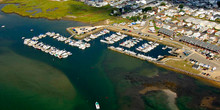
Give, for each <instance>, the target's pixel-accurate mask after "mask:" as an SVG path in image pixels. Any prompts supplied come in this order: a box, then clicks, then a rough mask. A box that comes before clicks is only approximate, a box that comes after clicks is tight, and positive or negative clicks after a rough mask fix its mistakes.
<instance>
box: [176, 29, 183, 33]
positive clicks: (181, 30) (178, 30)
mask: <svg viewBox="0 0 220 110" xmlns="http://www.w3.org/2000/svg"><path fill="white" fill-rule="evenodd" d="M176 32H178V33H181V34H183V33H184V29H177V30H176Z"/></svg>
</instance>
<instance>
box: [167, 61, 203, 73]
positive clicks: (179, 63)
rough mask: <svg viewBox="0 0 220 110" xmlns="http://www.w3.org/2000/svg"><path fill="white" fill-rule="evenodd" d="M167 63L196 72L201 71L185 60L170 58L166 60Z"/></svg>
mask: <svg viewBox="0 0 220 110" xmlns="http://www.w3.org/2000/svg"><path fill="white" fill-rule="evenodd" d="M165 64H166V65H169V66H172V67H175V68H179V69H182V70H185V71H188V72H191V73H196V74H199V73H200V71H199V70H196V69H194V68H192V64H190V63H189V62H187V61H184V60H168V61H166V63H165Z"/></svg>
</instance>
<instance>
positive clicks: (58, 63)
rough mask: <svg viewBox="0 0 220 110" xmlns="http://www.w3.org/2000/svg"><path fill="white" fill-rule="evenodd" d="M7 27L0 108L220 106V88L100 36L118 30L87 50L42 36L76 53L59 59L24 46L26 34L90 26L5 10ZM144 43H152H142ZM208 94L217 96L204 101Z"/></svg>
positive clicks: (1, 19) (0, 44)
mask: <svg viewBox="0 0 220 110" xmlns="http://www.w3.org/2000/svg"><path fill="white" fill-rule="evenodd" d="M0 7H1V6H0ZM2 25H5V27H4V28H0V70H1V71H0V110H40V109H41V110H95V102H96V101H97V102H98V103H99V104H100V108H101V109H102V110H201V109H210V110H213V109H217V108H219V107H220V106H219V103H220V102H219V100H220V95H219V94H220V89H219V88H216V87H213V86H211V85H209V84H207V83H205V82H202V81H200V80H197V79H194V78H191V77H189V76H186V75H184V74H180V73H176V72H172V71H169V70H166V69H163V68H160V67H157V66H156V65H154V64H152V63H149V62H147V61H142V60H140V59H137V58H133V57H130V56H127V55H124V54H121V53H117V52H114V51H111V50H109V49H107V47H108V46H109V45H107V44H104V43H101V42H100V39H102V38H104V37H106V36H109V35H111V34H113V33H115V32H110V34H106V35H104V36H100V37H99V38H97V39H95V40H92V41H90V42H89V43H90V44H91V47H90V48H87V49H85V50H80V49H79V48H77V47H72V46H69V45H67V44H65V43H63V42H59V41H57V40H55V39H52V38H50V37H46V38H43V39H41V41H42V42H44V43H46V44H49V45H53V46H55V47H56V48H59V49H65V50H67V51H70V52H71V53H72V55H71V56H69V57H68V58H66V59H58V58H56V57H54V56H51V55H50V54H47V53H44V52H42V51H39V50H37V49H34V48H32V47H29V46H26V45H24V44H23V40H22V37H25V38H32V37H33V36H38V35H40V34H45V33H46V32H48V31H50V32H56V33H60V34H61V35H63V36H66V37H68V36H70V34H69V33H68V32H67V31H66V28H67V27H75V26H85V25H88V24H84V23H80V22H74V21H64V20H54V21H51V20H47V19H43V18H40V19H31V18H28V17H22V16H19V15H16V14H5V13H3V12H0V26H2ZM31 29H32V30H33V31H30V30H31ZM126 39H131V37H128V38H126ZM126 39H124V40H126ZM122 41H123V40H121V41H119V42H117V43H115V44H114V46H119V43H122ZM144 42H148V41H142V43H140V44H138V45H137V46H140V45H141V44H143V43H144ZM162 47H164V45H159V46H158V47H156V48H155V49H154V50H152V51H151V52H149V53H148V54H146V55H149V56H152V57H154V58H156V57H157V56H158V55H169V53H168V51H169V50H168V49H167V50H163V51H161V48H162ZM131 50H135V49H134V48H131ZM207 97H208V98H210V99H212V98H213V100H211V101H206V102H207V103H208V104H207V103H206V104H207V105H202V102H203V101H204V100H206V99H207ZM209 103H211V104H210V105H209Z"/></svg>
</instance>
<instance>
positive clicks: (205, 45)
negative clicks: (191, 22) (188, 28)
mask: <svg viewBox="0 0 220 110" xmlns="http://www.w3.org/2000/svg"><path fill="white" fill-rule="evenodd" d="M180 41H184V42H187V43H190V44H193V45H196V46H200V47H202V48H205V49H208V50H212V51H215V52H218V53H220V47H219V46H217V45H213V44H210V43H207V42H202V41H200V40H198V39H195V38H191V37H186V36H183V37H182V38H181V39H180Z"/></svg>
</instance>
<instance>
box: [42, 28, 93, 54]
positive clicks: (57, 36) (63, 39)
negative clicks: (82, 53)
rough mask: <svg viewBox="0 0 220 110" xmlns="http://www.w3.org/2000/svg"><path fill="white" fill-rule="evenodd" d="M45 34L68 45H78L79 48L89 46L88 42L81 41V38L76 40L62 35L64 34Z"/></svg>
mask: <svg viewBox="0 0 220 110" xmlns="http://www.w3.org/2000/svg"><path fill="white" fill-rule="evenodd" d="M46 35H48V36H49V37H52V38H54V39H57V40H58V41H61V42H64V43H66V44H69V45H70V46H74V47H78V48H79V49H82V50H84V49H86V48H89V47H90V44H89V43H86V42H83V41H82V40H78V41H76V40H73V39H70V38H67V37H64V36H62V35H60V34H59V33H55V32H47V33H46Z"/></svg>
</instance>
